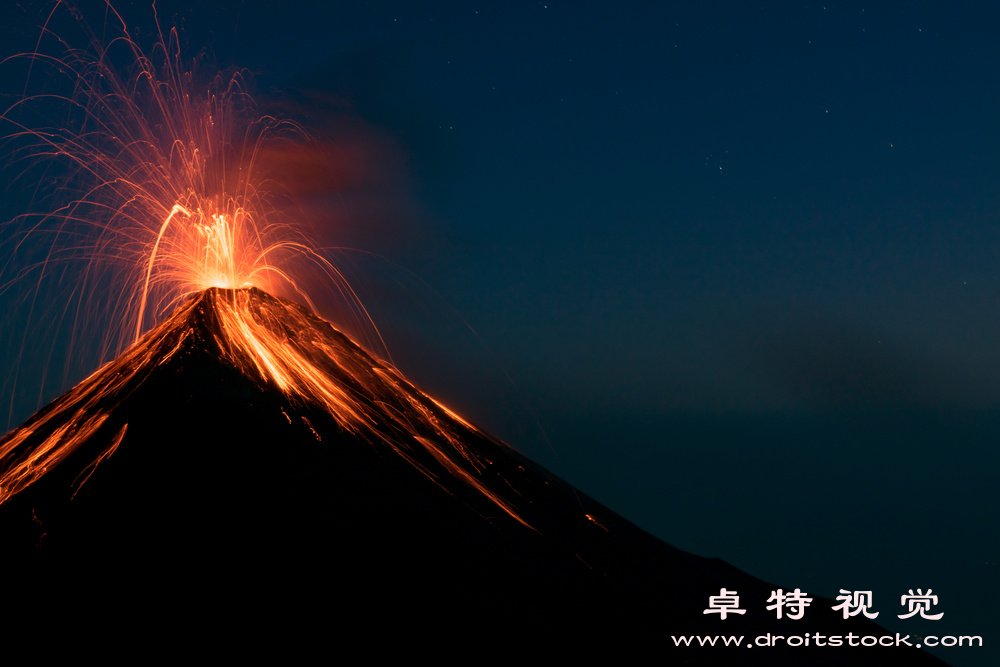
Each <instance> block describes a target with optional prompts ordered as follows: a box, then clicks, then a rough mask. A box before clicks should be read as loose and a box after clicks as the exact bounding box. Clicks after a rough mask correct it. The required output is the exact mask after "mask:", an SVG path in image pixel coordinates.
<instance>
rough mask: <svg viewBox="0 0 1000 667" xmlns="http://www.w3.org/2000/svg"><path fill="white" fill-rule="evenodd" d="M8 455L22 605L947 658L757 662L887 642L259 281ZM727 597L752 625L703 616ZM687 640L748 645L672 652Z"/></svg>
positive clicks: (2, 533) (3, 457)
mask: <svg viewBox="0 0 1000 667" xmlns="http://www.w3.org/2000/svg"><path fill="white" fill-rule="evenodd" d="M0 466H2V467H0V471H2V476H0V499H2V501H3V505H2V506H0V553H3V554H4V556H3V557H4V559H5V563H4V565H5V569H6V571H7V572H8V573H12V572H13V573H17V575H16V577H15V579H16V580H17V582H21V583H20V584H16V585H15V586H14V587H13V589H11V593H10V595H11V596H12V598H11V599H15V600H20V601H23V602H24V604H26V605H30V606H31V607H32V608H33V609H34V610H35V613H47V612H46V610H50V609H52V608H56V607H59V605H60V604H62V603H63V602H65V601H66V600H72V601H74V604H76V603H78V602H79V601H80V600H91V599H94V600H100V601H102V604H105V605H107V606H109V607H114V608H116V609H118V610H119V613H120V614H121V615H122V616H130V615H134V616H135V617H136V618H142V619H143V623H146V622H157V620H163V619H165V618H167V617H171V618H172V617H174V616H175V615H176V612H175V611H174V610H175V609H177V608H178V606H180V607H183V608H184V609H185V612H184V614H185V615H187V616H189V617H191V616H193V617H200V616H201V615H204V617H205V618H209V617H211V618H212V619H214V621H213V622H216V623H220V624H223V626H226V625H227V624H228V625H241V626H246V624H247V623H250V624H252V625H255V626H256V625H261V626H266V627H268V628H271V629H274V628H276V627H279V626H280V627H290V626H296V627H299V626H300V624H301V623H303V622H305V620H306V619H308V622H309V623H310V625H320V626H324V627H327V625H328V623H329V622H330V621H332V620H334V619H336V620H337V624H338V625H337V627H338V628H339V630H338V631H341V632H343V631H344V630H345V629H346V630H347V631H349V632H350V633H352V634H353V633H358V635H357V636H361V637H369V636H370V637H375V636H377V635H379V634H381V633H383V632H384V629H385V628H387V627H396V626H400V627H402V626H405V627H407V628H410V629H416V630H427V629H454V628H457V627H466V628H467V627H470V626H475V627H476V628H479V629H481V630H482V629H486V628H489V629H490V630H491V631H494V630H495V631H500V630H513V629H515V628H517V629H519V631H522V632H523V631H525V630H527V631H529V632H536V633H538V634H539V635H541V636H544V637H545V638H546V639H548V640H549V641H558V642H559V644H558V645H559V646H560V647H562V650H571V649H569V648H566V647H567V646H576V647H577V648H576V649H572V650H578V651H581V652H583V651H586V650H589V648H588V647H589V646H591V645H593V643H594V642H595V641H607V642H609V643H618V642H624V643H625V644H627V645H628V646H646V647H655V648H656V650H657V651H658V654H659V653H660V652H668V653H669V654H670V655H676V656H678V657H682V656H683V658H684V659H686V660H688V661H689V662H690V663H691V664H800V663H799V661H800V660H802V659H803V658H802V656H803V652H804V651H807V652H808V655H809V658H808V664H812V665H826V664H829V665H834V664H837V665H840V664H873V665H874V664H885V663H886V662H888V661H891V662H892V664H921V665H922V664H941V663H939V662H938V661H937V660H936V659H934V658H932V657H931V656H929V655H928V654H925V653H924V652H922V651H919V650H916V649H906V648H905V647H903V648H892V649H890V648H879V649H874V648H864V649H862V648H848V647H847V646H846V643H847V642H846V640H845V646H843V647H841V648H826V649H818V648H815V647H811V648H789V647H784V648H780V647H779V648H757V647H756V646H755V647H754V649H755V650H751V651H747V650H746V648H745V646H746V645H747V644H749V643H751V642H752V641H753V639H754V637H757V636H759V635H764V634H767V633H770V634H771V635H775V634H778V635H784V636H788V635H804V634H806V633H821V634H822V635H825V636H832V635H841V636H845V637H846V636H847V635H848V633H850V632H853V633H854V634H855V635H857V636H864V635H873V636H882V635H888V634H889V633H888V632H887V631H885V630H884V629H882V628H880V627H878V626H876V625H875V624H874V623H872V622H871V621H868V620H866V619H864V618H862V617H860V616H855V617H852V618H849V619H843V618H842V615H841V612H839V611H833V610H832V609H831V607H833V606H834V605H835V604H836V603H835V602H833V601H832V600H828V599H825V598H820V597H819V596H812V597H813V602H812V605H811V606H810V607H809V608H807V609H806V610H805V616H804V618H803V619H802V620H799V621H794V620H789V619H787V618H785V619H782V620H777V619H775V614H774V612H773V611H766V610H765V606H766V604H767V602H766V601H767V600H768V597H769V596H770V594H771V592H772V591H773V590H776V589H777V587H775V586H771V585H770V584H767V583H765V582H762V581H760V580H758V579H755V578H754V577H752V576H750V575H748V574H746V573H743V572H741V571H739V570H737V569H735V568H733V567H732V566H730V565H728V564H726V563H724V562H722V561H719V560H714V559H705V558H701V557H698V556H694V555H691V554H688V553H685V552H682V551H680V550H678V549H675V548H673V547H671V546H669V545H668V544H666V543H664V542H662V541H660V540H659V539H657V538H655V537H653V536H651V535H650V534H648V533H646V532H644V531H643V530H641V529H639V528H637V527H636V526H634V525H633V524H631V523H629V522H628V521H626V520H625V519H623V518H621V517H619V516H618V515H616V514H615V513H614V512H612V511H610V510H608V509H607V508H605V507H603V506H602V505H600V504H599V503H597V502H595V501H594V500H592V499H590V498H588V497H587V496H585V495H584V494H582V493H581V492H579V491H577V490H576V489H574V488H573V487H571V486H570V485H568V484H567V483H565V482H563V481H562V480H560V479H558V478H556V477H555V476H553V475H552V474H550V473H549V472H547V471H546V470H544V469H542V468H541V467H539V466H538V465H536V464H534V463H532V462H531V461H529V460H528V459H526V458H525V457H523V456H522V455H520V454H518V453H517V452H515V451H514V450H512V449H511V448H510V447H508V446H507V445H505V444H504V443H502V442H500V441H499V440H497V439H495V438H493V437H491V436H490V435H488V434H486V433H484V432H482V431H480V430H479V429H477V428H475V427H474V426H472V425H471V424H468V423H467V422H465V421H464V420H462V419H461V418H460V417H458V416H457V415H455V414H454V413H452V412H451V411H449V410H448V409H447V408H445V407H444V406H442V405H440V404H439V403H437V402H436V401H434V400H433V399H432V398H430V397H429V396H427V395H425V394H423V393H422V392H421V391H419V390H418V389H417V388H416V387H414V386H413V385H412V384H411V383H409V382H408V381H407V380H406V379H405V378H404V377H403V376H402V375H401V374H400V373H399V372H398V371H396V370H395V369H393V368H392V367H391V366H390V365H388V364H386V363H385V362H382V361H379V360H377V359H375V358H373V357H372V356H371V355H370V354H368V353H367V352H365V351H364V350H363V349H361V348H360V347H359V346H358V345H356V344H355V343H353V342H352V341H351V340H350V339H349V338H347V337H346V336H344V335H343V334H341V333H340V332H338V331H337V330H336V329H334V328H333V327H332V326H331V325H330V324H328V323H327V322H325V321H323V320H321V319H320V318H318V317H316V316H315V315H314V314H312V313H311V312H309V311H308V310H307V309H305V308H304V307H302V306H299V305H297V304H294V303H291V302H289V301H286V300H283V299H279V298H276V297H273V296H270V295H268V294H266V293H264V292H262V291H260V290H258V289H255V288H247V289H241V290H224V289H217V288H213V289H209V290H206V291H204V292H201V293H199V294H197V295H195V296H193V297H192V298H190V299H189V300H188V301H187V302H186V303H185V304H184V305H182V306H181V307H179V308H178V309H177V311H176V312H175V313H174V314H173V315H171V316H170V317H169V318H168V319H167V320H166V321H165V322H163V323H162V324H161V325H159V326H158V327H156V328H155V329H153V330H151V331H149V332H148V333H147V334H145V335H144V336H143V337H142V338H141V339H140V340H139V341H138V343H137V344H136V345H135V346H133V347H132V348H131V349H130V350H129V351H127V352H126V353H125V354H124V355H122V356H121V357H120V358H119V359H117V360H116V361H114V362H112V363H109V364H107V365H105V366H104V367H102V368H101V369H99V370H98V371H97V372H96V373H94V374H93V375H92V376H90V377H89V378H87V379H86V380H85V381H84V382H82V383H81V384H80V385H78V386H77V387H75V388H74V389H72V390H71V391H70V392H68V393H67V394H65V395H64V396H62V397H61V398H59V399H57V400H55V401H54V402H52V403H51V404H49V405H48V406H47V407H45V408H44V409H42V410H41V411H39V412H38V413H37V414H35V415H34V416H33V417H32V418H31V419H29V420H28V421H27V422H26V423H25V424H24V425H23V426H21V427H20V428H19V429H16V430H14V431H12V432H11V433H9V434H7V435H6V436H5V437H4V438H3V440H0ZM678 511H683V508H678ZM722 588H726V589H728V590H730V591H737V592H738V594H739V596H740V606H741V607H742V608H743V609H746V610H747V611H746V613H745V614H744V615H742V616H740V615H733V614H730V615H729V617H728V618H726V619H725V620H722V619H720V618H719V615H718V614H705V613H703V612H704V610H705V609H707V608H708V607H709V598H710V596H718V595H719V594H720V589H722ZM345 614H346V615H345ZM345 618H347V619H353V620H345ZM373 619H377V623H374V624H373V623H372V621H373ZM136 622H138V621H136ZM376 626H377V628H378V629H376ZM223 629H224V628H223ZM327 632H329V629H327ZM682 635H733V636H738V635H745V638H744V640H743V642H742V646H743V648H740V649H736V648H722V647H717V648H711V649H689V650H686V651H685V650H684V649H678V648H675V646H674V643H675V642H674V641H672V640H671V636H675V637H676V636H682ZM571 637H572V638H581V637H587V638H588V639H589V641H588V642H587V643H586V644H581V643H575V644H570V643H566V644H563V643H562V641H561V640H563V639H568V638H571ZM600 638H603V639H600ZM911 643H914V644H915V643H916V641H915V640H913V639H911ZM682 651H683V653H682ZM736 651H739V653H738V654H735V655H737V656H738V657H739V659H735V658H734V652H736Z"/></svg>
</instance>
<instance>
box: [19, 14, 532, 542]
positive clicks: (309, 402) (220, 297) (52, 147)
mask: <svg viewBox="0 0 1000 667" xmlns="http://www.w3.org/2000/svg"><path fill="white" fill-rule="evenodd" d="M109 11H110V12H111V16H112V17H113V18H115V19H117V21H119V22H120V23H121V25H120V27H119V32H120V36H119V37H117V38H116V39H113V40H112V41H111V42H110V44H108V46H105V45H104V44H102V43H99V42H97V41H96V40H95V42H94V44H93V45H92V51H93V52H94V53H92V54H91V55H90V56H85V54H83V53H82V52H79V51H70V52H68V53H69V55H68V56H66V57H65V58H63V59H54V58H51V57H48V56H46V55H44V54H41V53H34V54H28V55H26V56H24V57H26V58H29V59H30V60H31V62H32V63H33V64H34V63H35V62H36V61H39V62H42V63H48V64H51V65H54V66H55V67H56V68H57V69H59V71H60V72H62V71H63V70H66V71H68V72H69V73H70V76H71V77H76V82H75V84H74V90H75V92H74V94H73V95H72V96H70V97H64V98H57V101H59V102H60V103H61V104H63V105H64V106H66V107H68V108H69V109H71V110H72V111H73V112H75V113H78V114H80V115H82V117H83V119H84V120H83V121H82V122H83V126H84V128H85V129H84V130H83V131H71V130H70V129H68V128H64V127H31V126H29V125H27V124H25V122H23V121H22V120H21V119H23V118H25V117H32V114H31V113H30V111H31V108H32V106H33V103H36V102H46V101H51V99H50V98H51V97H52V96H36V97H27V98H25V99H24V100H22V101H21V102H19V103H17V104H15V105H14V106H13V107H11V108H10V109H8V110H7V111H6V112H5V113H4V114H3V115H2V116H0V120H3V121H5V122H6V123H8V124H13V125H14V126H15V127H16V128H17V129H16V131H15V132H14V133H13V134H11V135H8V140H9V141H11V142H12V143H14V144H15V145H16V146H17V148H16V149H15V151H14V152H15V157H20V158H27V159H34V160H41V159H53V160H57V161H62V162H68V163H69V164H70V165H72V167H74V168H75V170H76V171H77V172H78V174H79V178H80V182H86V183H88V185H87V186H86V187H84V188H83V191H82V194H81V195H80V196H79V197H78V198H77V199H75V200H74V201H72V202H71V203H70V204H68V205H66V206H64V207H62V208H60V209H59V210H58V211H56V212H55V213H50V214H47V215H44V216H39V217H38V219H37V221H35V222H32V223H31V225H29V227H30V232H31V234H28V236H27V237H26V238H28V237H31V236H32V234H33V235H34V236H39V234H40V233H41V232H42V231H52V232H54V233H55V234H54V238H61V237H66V238H71V239H75V242H76V246H74V247H75V248H84V249H85V250H84V251H80V252H76V253H72V252H71V253H69V256H70V258H71V259H76V260H80V261H85V269H84V270H83V276H84V278H83V280H84V282H86V283H87V285H90V286H92V287H95V288H96V287H100V288H102V289H103V290H104V293H103V295H102V297H103V298H105V299H106V300H107V304H106V306H103V307H106V308H108V309H109V310H110V311H112V314H113V318H114V320H115V321H117V322H119V323H120V324H119V327H118V329H119V331H118V334H117V335H118V336H119V340H118V341H117V342H116V344H115V345H113V346H111V347H112V348H114V351H115V352H116V353H117V352H120V353H121V354H120V356H119V357H118V358H117V359H116V360H115V361H113V362H111V363H109V364H107V365H105V366H104V367H102V368H101V369H99V370H98V371H97V372H95V373H93V374H92V375H91V376H90V377H88V378H87V379H86V380H84V381H83V382H82V383H80V384H78V385H77V386H76V387H75V388H73V389H72V390H70V392H68V393H67V394H65V395H64V396H63V397H61V398H60V399H57V400H56V401H55V402H54V403H53V404H51V405H50V406H49V407H48V408H47V409H45V410H43V411H42V412H40V413H38V414H36V415H35V417H33V418H32V419H31V420H29V422H28V423H26V424H25V425H24V426H22V427H21V428H19V429H16V430H15V431H13V432H11V433H9V434H8V435H7V436H6V437H5V438H3V439H0V504H3V503H4V502H6V501H7V500H9V499H10V498H11V497H12V496H14V495H15V494H17V493H19V492H20V491H22V490H24V489H25V488H26V487H28V486H29V485H31V484H33V483H34V482H36V481H37V480H38V479H39V478H41V477H42V476H43V475H45V474H46V473H47V472H48V471H50V470H51V469H52V468H53V467H55V466H57V465H59V464H60V463H62V462H64V461H65V460H66V459H67V458H68V457H69V456H71V455H72V454H73V453H74V452H76V451H77V450H78V449H80V447H82V446H83V445H85V444H86V443H87V442H88V440H90V439H92V438H96V437H97V434H98V433H99V432H100V433H103V434H104V436H107V434H108V431H109V429H114V431H113V435H112V436H111V437H110V442H111V444H110V445H109V446H107V447H106V448H105V449H104V450H103V451H102V452H100V453H99V455H97V456H96V459H94V460H92V462H91V463H90V464H89V465H88V466H87V467H86V468H85V469H84V471H83V473H81V474H80V476H79V477H78V478H77V482H76V484H77V489H79V487H80V486H82V485H83V484H84V483H86V482H87V480H88V479H90V478H91V476H92V475H93V474H94V473H95V470H96V469H97V467H98V466H99V465H100V464H101V463H102V462H103V461H105V460H106V459H108V458H109V457H111V456H113V455H114V453H115V451H116V450H118V449H119V448H120V447H128V446H141V444H142V443H137V442H129V439H128V424H119V423H118V422H115V421H114V418H113V415H115V410H116V408H118V407H119V406H120V405H121V404H122V401H124V400H125V399H126V398H127V397H128V396H129V395H131V394H132V393H133V392H134V391H135V389H136V388H137V387H138V386H139V385H140V384H141V383H142V382H144V381H145V380H146V379H147V377H148V376H149V374H150V373H151V372H152V370H153V369H155V368H156V367H158V366H161V365H163V364H166V363H168V362H169V361H170V360H171V359H172V358H174V357H175V355H177V354H178V353H179V352H180V351H181V350H182V349H184V348H185V346H186V345H189V344H191V340H190V339H191V337H193V336H204V335H206V332H209V333H208V334H207V335H209V336H211V341H210V342H211V343H212V346H213V347H214V348H215V349H216V351H217V352H218V354H219V356H220V357H221V359H222V360H223V361H224V362H226V363H228V364H230V365H232V366H233V367H235V368H237V369H239V370H240V371H241V372H242V373H243V374H244V375H245V376H247V377H249V378H251V379H252V380H254V381H256V382H257V383H258V384H259V385H260V386H261V388H271V387H273V388H275V389H277V390H278V391H280V392H281V393H282V395H283V396H284V397H285V398H286V400H287V401H288V404H289V406H290V409H289V410H288V411H287V412H286V411H285V410H282V413H283V414H284V417H285V418H286V419H287V420H288V422H289V424H290V425H291V424H292V421H293V417H292V416H291V415H295V411H294V408H295V407H296V406H309V407H310V408H319V409H321V410H323V411H324V412H326V413H327V414H329V415H330V416H331V417H332V418H333V419H334V420H335V422H336V424H337V425H338V426H339V427H340V429H342V430H343V431H345V432H347V433H350V434H352V435H354V436H357V437H358V438H359V439H360V440H363V441H367V442H369V443H371V444H372V445H373V446H377V447H387V448H388V449H389V450H391V451H392V452H395V454H397V455H398V456H400V457H402V458H403V459H404V460H406V461H407V462H409V463H410V464H411V465H412V466H413V467H414V468H416V469H417V470H418V471H419V472H420V473H421V474H423V475H425V476H426V477H427V478H429V479H430V480H432V481H433V482H435V483H437V484H438V485H439V486H441V487H442V488H444V489H445V490H448V489H449V488H450V486H453V485H449V484H446V483H445V482H444V480H445V479H446V478H449V477H450V478H453V479H457V480H459V481H460V482H461V483H462V484H464V485H468V486H469V487H471V488H472V489H475V490H476V491H477V492H479V493H481V494H482V495H483V496H484V497H486V498H488V499H489V501H491V503H493V504H494V505H495V506H496V507H497V508H499V509H500V510H502V512H503V513H505V514H506V515H508V516H510V517H512V518H513V519H515V520H517V521H518V522H520V523H521V524H523V525H525V526H527V525H528V524H527V523H526V522H525V520H524V519H522V518H521V516H520V515H519V514H518V513H517V512H516V511H515V509H514V504H513V503H512V502H511V501H510V500H508V499H505V498H504V497H503V495H501V492H498V491H496V490H494V489H491V485H490V484H488V483H487V482H485V481H484V475H483V473H484V471H485V470H487V469H488V468H489V466H490V465H491V464H490V462H489V461H488V460H485V459H484V458H482V455H480V454H477V453H476V452H475V451H473V450H472V449H471V448H470V447H468V446H467V444H466V442H467V441H468V437H469V436H470V434H474V435H475V437H480V438H486V439H489V440H491V441H493V440H492V439H491V438H489V436H487V435H486V434H484V433H482V432H480V431H478V430H476V429H475V428H474V427H472V426H471V425H469V424H468V423H467V422H466V421H465V420H463V419H461V418H460V417H458V416H457V415H456V414H455V413H454V412H452V411H451V410H449V409H447V408H445V407H444V406H442V405H441V404H440V403H438V402H436V401H434V400H433V399H431V398H429V397H428V396H426V395H425V394H423V393H422V392H420V391H419V390H417V389H416V388H415V387H414V386H413V385H411V384H410V383H409V382H407V381H406V380H405V379H404V378H403V377H402V375H401V374H399V373H398V372H397V371H396V370H395V369H393V368H392V367H391V366H390V365H389V364H388V363H386V362H384V361H381V360H379V359H378V358H377V357H375V356H373V355H371V354H369V353H368V352H365V351H364V350H363V349H362V348H361V347H359V346H358V345H357V344H355V343H354V342H353V341H352V340H350V339H349V338H348V337H347V336H345V335H343V334H341V333H340V332H339V331H337V330H335V329H333V327H331V326H330V325H329V324H327V323H326V322H325V321H323V320H321V319H319V318H318V317H316V316H315V315H313V314H312V313H311V312H310V311H309V310H308V309H306V308H303V307H301V306H298V305H296V304H293V303H290V302H289V301H284V300H279V299H276V298H274V297H272V296H270V295H271V294H274V295H280V296H285V297H288V298H289V299H294V300H297V301H303V302H305V303H306V304H308V305H309V306H310V307H312V303H311V302H310V300H309V297H308V296H307V295H306V293H305V291H304V288H303V286H302V285H301V283H300V278H299V277H301V276H316V275H317V274H318V275H319V276H321V277H322V279H323V282H324V283H325V284H326V288H327V289H330V288H332V289H333V290H334V291H335V292H337V293H338V294H340V295H341V297H342V301H343V302H344V304H345V305H346V313H347V316H350V317H354V318H356V321H358V322H360V323H362V324H363V325H364V326H366V327H367V328H368V331H370V332H373V334H374V335H373V336H372V340H373V341H376V342H380V338H379V337H378V333H377V330H376V329H375V327H374V324H372V323H371V320H370V318H369V317H368V314H367V312H366V311H365V309H364V307H363V306H362V304H361V303H360V301H359V300H358V298H357V296H356V295H355V293H354V292H353V290H352V289H351V287H350V285H348V284H347V281H346V280H345V279H344V277H343V276H342V274H341V273H340V271H339V270H338V269H337V268H336V267H335V266H334V265H333V264H332V263H331V262H330V261H328V260H327V259H326V258H324V257H323V256H322V255H321V254H320V253H319V252H317V251H316V250H315V249H314V247H313V245H312V244H311V243H310V241H309V239H308V237H307V236H306V235H305V234H304V233H302V231H301V228H300V227H299V226H298V225H297V224H296V223H295V221H294V220H289V219H287V217H286V216H284V215H283V214H281V213H279V210H278V209H279V207H277V206H276V205H275V204H274V203H273V200H274V198H275V197H277V196H279V195H280V193H282V192H287V191H288V189H284V190H283V189H282V188H281V187H280V186H279V184H278V183H277V182H276V180H275V177H274V175H273V173H272V172H269V171H268V169H267V165H264V164H262V163H261V160H263V159H265V158H266V156H268V155H279V156H282V157H283V159H284V162H283V166H285V167H288V166H289V165H288V163H287V159H288V155H289V154H290V153H289V151H287V150H285V148H287V146H288V145H289V144H291V145H295V144H296V142H298V143H299V144H302V145H308V144H309V141H310V139H309V137H308V136H306V135H305V133H304V132H303V131H302V130H301V128H299V127H298V126H297V125H296V124H295V123H292V122H290V121H287V120H282V119H278V118H274V117H271V116H267V115H258V114H257V113H256V110H255V107H254V104H253V100H252V99H251V98H250V96H249V95H248V93H247V92H246V89H247V85H246V80H245V76H244V73H242V72H233V73H230V74H229V75H227V76H222V75H218V76H215V77H213V78H211V79H210V80H209V81H208V83H206V84H205V85H204V86H203V87H200V88H199V87H198V86H196V85H195V84H194V83H193V82H194V81H196V80H197V79H198V76H197V72H196V71H195V70H196V68H195V66H194V64H193V63H187V64H185V63H182V61H181V60H180V56H179V52H180V49H179V46H178V38H177V34H176V32H175V31H171V32H170V33H169V34H168V36H167V37H166V38H164V37H163V36H162V33H161V36H160V38H159V41H158V42H157V44H156V45H155V47H154V50H153V54H152V55H151V56H149V57H147V56H146V55H145V54H143V53H142V51H141V50H140V48H139V46H138V45H137V44H136V43H135V42H134V41H133V40H132V39H131V38H130V37H129V34H128V30H127V28H126V26H125V24H124V22H123V21H122V20H121V17H120V16H119V15H118V14H117V13H116V12H115V10H114V8H113V7H110V6H109ZM112 47H114V48H115V49H119V50H120V49H125V51H126V52H127V54H128V55H129V57H130V59H131V60H134V63H135V66H136V70H137V71H136V73H135V74H134V75H133V76H132V77H131V78H130V79H128V80H123V79H122V78H120V77H119V76H118V75H117V74H116V72H115V71H113V70H112V69H110V67H109V66H108V65H106V64H105V63H107V62H111V61H113V60H114V59H113V58H110V57H109V50H110V49H111V48H112ZM40 117H41V116H40ZM275 146H281V147H282V150H275ZM305 154H306V155H307V157H308V155H310V153H309V152H308V151H305ZM289 172H290V173H291V174H292V175H294V173H295V170H294V169H289ZM292 189H294V188H292ZM80 238H82V239H83V240H82V241H79V239H80ZM48 252H49V254H48V257H49V258H53V257H55V256H56V255H58V248H56V249H50V250H49V251H48ZM46 261H48V260H46ZM81 291H82V292H84V293H85V294H87V295H88V296H87V297H86V298H88V299H92V300H95V299H97V298H98V297H96V296H94V294H101V291H100V290H99V289H98V290H95V291H88V290H87V289H82V290H81ZM198 309H201V311H198ZM196 311H198V312H204V313H208V315H205V317H210V318H211V320H212V326H210V327H206V328H204V329H200V330H196V329H195V328H193V327H192V326H190V325H189V318H191V317H194V314H195V312H196ZM171 313H172V314H171ZM168 315H169V317H168ZM164 320H165V321H164ZM157 322H160V324H159V325H157V324H156V323H157ZM298 419H301V420H303V422H304V423H305V425H306V426H308V427H309V428H310V429H311V430H312V433H313V434H314V435H315V436H316V438H317V440H321V437H320V433H319V432H318V431H317V429H316V428H313V425H312V424H311V423H309V422H308V421H307V420H306V418H305V417H304V416H302V417H298ZM493 442H496V441H493ZM493 486H494V487H495V486H496V485H493ZM507 486H508V488H509V484H508V485H507ZM503 493H507V492H506V491H504V492H503Z"/></svg>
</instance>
